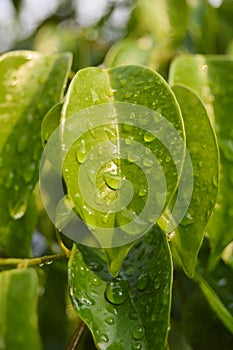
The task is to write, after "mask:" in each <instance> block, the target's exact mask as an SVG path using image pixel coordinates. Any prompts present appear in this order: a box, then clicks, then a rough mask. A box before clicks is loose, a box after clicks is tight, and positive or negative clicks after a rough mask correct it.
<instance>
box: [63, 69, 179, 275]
mask: <svg viewBox="0 0 233 350" xmlns="http://www.w3.org/2000/svg"><path fill="white" fill-rule="evenodd" d="M145 82H146V83H145ZM99 105H102V106H99ZM143 107H146V109H145V108H143ZM86 108H88V109H86ZM155 112H156V113H155ZM151 113H152V115H153V118H152V119H153V120H152V119H150V118H151ZM154 113H155V114H154ZM62 116H63V117H62V118H63V119H62V120H63V122H64V121H65V120H66V121H67V123H69V118H70V120H71V121H70V123H71V124H67V125H68V127H67V129H69V130H72V132H71V133H70V131H69V132H68V134H67V135H66V134H65V133H64V135H63V144H65V141H66V138H67V139H68V140H69V142H70V139H71V137H73V133H74V131H73V130H78V131H79V130H80V129H81V130H84V129H83V128H84V125H85V124H86V125H87V131H83V132H81V135H80V136H79V137H77V139H75V140H74V141H76V142H74V141H73V140H72V145H71V146H69V147H68V148H69V152H68V153H67V155H66V158H65V160H64V167H63V176H64V179H65V182H66V186H67V191H68V194H69V196H70V197H71V199H72V201H73V202H74V205H75V209H76V211H77V213H78V215H79V216H80V217H81V218H82V219H83V220H84V221H85V222H86V223H87V224H88V225H89V228H90V229H91V230H92V228H93V230H92V232H93V233H94V236H95V237H97V240H98V241H99V244H100V246H102V247H111V248H112V247H116V246H120V245H123V244H128V243H130V242H132V241H135V240H136V239H137V238H138V237H139V236H140V235H141V234H142V233H143V232H142V230H143V228H144V227H145V226H143V225H144V224H145V222H146V224H147V223H148V218H147V221H146V220H144V221H143V220H138V221H136V222H135V217H136V218H138V216H139V214H140V213H141V212H142V210H143V208H144V206H145V204H146V202H147V198H148V195H151V193H149V194H148V188H149V185H148V183H147V181H148V178H147V174H149V173H150V172H151V170H150V169H156V167H154V168H152V162H151V161H150V160H147V157H148V156H147V154H152V155H154V156H155V157H156V159H157V161H158V163H159V165H160V166H161V169H160V170H161V171H162V172H163V174H165V177H166V189H165V192H163V193H162V189H161V190H160V191H157V192H156V191H155V188H154V183H153V184H152V186H151V189H150V190H152V191H153V190H154V191H155V194H154V195H153V200H154V202H153V203H152V204H151V205H150V210H151V217H152V216H153V215H154V213H157V211H158V208H159V206H161V203H163V199H164V197H163V196H166V198H165V202H166V203H168V202H169V200H170V199H171V197H172V195H173V193H174V192H175V190H176V187H177V183H178V177H179V175H180V172H181V167H182V162H183V154H184V144H183V140H182V138H181V137H184V132H183V122H182V119H181V115H180V110H179V106H178V104H177V101H176V99H175V97H174V94H173V93H172V91H171V90H170V88H169V86H168V85H167V83H166V82H165V81H164V80H163V78H162V77H161V76H160V75H159V74H157V73H155V72H153V71H152V70H150V69H148V68H146V67H143V66H122V67H118V68H113V69H109V70H104V69H100V68H88V69H83V70H80V71H79V72H78V73H77V75H76V76H75V78H74V79H73V81H72V82H71V84H70V86H69V89H68V93H67V95H66V98H65V102H64V105H63V109H62ZM73 116H76V117H73ZM72 118H73V119H72ZM156 118H158V119H156ZM73 120H74V124H72V122H73ZM131 120H133V121H131ZM77 123H80V126H78V124H77ZM129 123H132V124H131V125H130V124H129ZM153 123H155V124H154V127H155V129H157V130H161V134H157V137H154V135H152V134H151V133H149V132H148V131H146V130H148V129H149V130H151V129H150V128H153ZM163 123H164V124H163ZM169 123H170V124H169ZM134 124H136V125H134ZM63 125H64V123H63ZM96 125H99V126H96ZM138 125H139V126H138ZM168 125H173V126H174V127H175V129H174V130H175V131H174V130H173V131H174V133H175V134H174V133H173V136H171V134H170V130H169V127H168ZM145 129H146V130H145ZM151 132H152V131H151ZM158 132H160V131H158ZM179 135H181V137H180V136H179ZM172 137H173V139H174V140H173V143H172V144H171V142H170V141H171V138H172ZM122 140H123V141H122ZM124 140H125V141H124ZM132 143H133V145H132ZM135 144H137V146H135V147H134V145H135ZM164 144H165V145H166V146H165V145H164ZM131 145H132V146H131ZM138 145H141V147H142V148H141V149H142V151H141V149H139V148H138V147H139V146H138ZM166 147H167V148H168V149H169V147H170V149H169V150H168V149H167V148H166ZM139 151H140V152H143V153H140V152H139ZM137 152H139V153H138V155H137ZM145 152H147V153H145ZM172 152H177V153H176V154H174V153H173V154H172ZM178 154H179V156H177V155H178ZM89 156H90V158H89ZM176 156H177V158H178V159H173V158H176ZM97 162H99V163H98V164H97ZM140 162H141V163H140ZM156 166H157V164H156ZM143 167H144V168H143ZM96 168H97V169H96ZM145 168H146V169H145ZM82 169H84V170H82ZM81 170H82V171H83V173H82V174H83V178H82V181H80V177H79V179H78V180H77V181H75V179H77V174H79V171H81ZM160 170H159V169H158V173H156V174H155V177H156V176H157V178H156V179H157V180H158V182H157V183H156V181H155V183H156V184H157V185H156V188H158V187H161V188H163V177H162V176H163V175H162V173H161V172H160ZM160 175H161V177H160V179H158V177H159V176H160ZM153 181H154V180H153ZM158 183H159V185H158ZM130 186H131V188H130ZM132 187H133V189H132ZM132 190H133V194H132V200H131V201H130V203H129V204H128V203H127V202H126V204H125V205H122V207H123V209H121V210H119V211H117V210H115V211H113V210H112V209H110V205H111V203H113V204H114V201H116V198H118V193H119V196H120V195H121V196H122V197H120V199H121V198H123V199H122V200H125V198H126V200H128V197H129V196H130V194H131V192H130V191H132ZM84 195H85V198H84ZM93 195H95V197H93ZM127 196H128V197H127ZM86 198H87V199H88V200H89V201H87V200H86ZM99 201H102V202H101V203H103V207H104V208H102V210H98V208H97V209H96V203H97V204H98V202H99ZM164 204H165V203H164ZM162 207H163V205H162ZM117 208H119V207H117ZM134 222H135V224H134ZM127 224H132V226H131V231H129V229H128V228H127V229H124V228H123V229H122V230H121V227H122V226H124V225H127ZM152 224H153V219H152ZM133 225H134V226H133ZM140 225H141V226H140ZM119 227H120V229H119ZM127 227H128V226H127ZM142 227H143V228H142ZM150 227H151V226H150ZM106 228H107V229H108V231H107V234H106V233H105V232H106V231H104V229H106ZM115 228H116V230H118V231H117V232H118V233H119V234H118V235H117V234H116V235H115V236H113V234H115V233H116V230H115ZM119 230H120V232H119ZM125 236H126V238H127V239H128V237H129V239H128V240H125V241H124V237H125ZM72 238H73V237H72ZM92 240H93V238H92ZM77 241H78V242H81V243H82V244H88V245H94V246H98V244H96V243H93V242H92V241H91V237H90V241H88V240H86V241H85V243H84V242H83V241H80V240H78V239H77ZM119 242H120V243H119ZM123 250H124V251H125V253H124V254H123V253H122V251H123ZM122 251H120V249H118V250H117V251H116V250H115V252H113V250H112V251H111V257H110V255H109V252H108V251H106V254H108V262H109V267H110V266H111V265H112V266H114V271H113V270H111V272H112V273H113V275H116V273H117V271H118V270H119V268H120V265H121V263H122V261H123V259H124V256H125V255H126V254H127V252H128V248H122ZM114 255H115V259H116V261H118V263H116V261H115V262H114V263H113V264H111V260H112V259H114V258H113V256H114ZM119 255H120V257H119Z"/></svg>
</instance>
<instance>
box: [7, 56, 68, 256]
mask: <svg viewBox="0 0 233 350" xmlns="http://www.w3.org/2000/svg"><path fill="white" fill-rule="evenodd" d="M70 64H71V57H70V55H69V54H66V53H65V54H61V55H48V56H45V55H42V54H39V53H36V52H30V51H15V52H10V53H7V54H4V55H2V56H1V58H0V120H1V125H3V126H4V127H2V128H1V130H0V135H1V137H0V191H1V197H0V216H1V223H0V241H1V247H2V249H3V250H4V251H5V252H6V253H7V254H9V255H15V256H28V255H29V254H30V245H29V246H27V247H24V245H22V249H20V248H21V246H20V245H19V244H15V240H14V235H15V234H17V232H19V231H20V227H25V229H24V232H23V233H22V236H21V239H22V240H24V239H25V236H27V235H28V236H31V232H32V231H31V228H30V229H29V230H28V229H27V227H28V225H27V223H26V222H25V212H26V210H27V206H28V201H29V199H30V196H31V193H32V190H33V188H34V186H35V184H36V182H37V181H38V166H39V162H40V158H41V154H42V145H41V136H40V131H41V130H40V129H41V121H42V119H43V117H44V116H45V114H46V113H47V111H48V110H49V109H50V108H51V107H52V106H53V105H54V104H55V103H57V102H58V101H59V100H60V99H61V97H62V94H63V90H64V84H65V82H66V80H67V75H68V71H69V68H70ZM28 210H29V209H28ZM19 235H20V234H19Z"/></svg>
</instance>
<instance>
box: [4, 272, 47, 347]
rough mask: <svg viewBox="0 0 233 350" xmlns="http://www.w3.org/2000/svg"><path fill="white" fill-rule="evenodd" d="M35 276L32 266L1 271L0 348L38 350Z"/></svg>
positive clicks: (39, 343) (36, 283) (39, 344)
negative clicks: (30, 267)
mask: <svg viewBox="0 0 233 350" xmlns="http://www.w3.org/2000/svg"><path fill="white" fill-rule="evenodd" d="M37 299H38V277H37V273H36V271H35V270H34V269H27V270H9V271H4V272H1V273H0V309H1V313H0V348H1V349H2V350H9V349H17V348H19V349H24V350H31V349H35V350H40V349H42V344H41V340H40V335H39V330H38V320H37Z"/></svg>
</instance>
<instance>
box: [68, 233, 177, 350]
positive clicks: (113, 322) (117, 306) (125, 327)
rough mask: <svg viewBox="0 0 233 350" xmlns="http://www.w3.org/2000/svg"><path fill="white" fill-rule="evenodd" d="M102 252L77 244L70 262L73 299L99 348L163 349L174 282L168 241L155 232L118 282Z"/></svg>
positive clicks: (131, 258)
mask: <svg viewBox="0 0 233 350" xmlns="http://www.w3.org/2000/svg"><path fill="white" fill-rule="evenodd" d="M98 252H99V251H98V249H93V248H87V247H85V248H84V247H81V246H80V247H79V249H78V247H77V246H74V248H73V251H72V255H71V258H70V261H69V284H70V295H71V300H72V302H73V305H74V308H75V309H76V311H77V312H78V314H79V316H80V317H81V318H82V319H83V320H84V321H85V323H86V324H87V325H88V327H89V328H90V330H91V332H92V334H93V337H94V340H95V343H96V346H97V348H98V349H102V350H104V349H108V350H111V349H119V350H120V349H121V350H124V349H141V350H146V349H148V350H153V349H154V350H163V349H164V348H165V344H166V339H167V332H168V326H169V313H170V291H171V280H172V264H171V257H170V251H169V246H168V244H167V241H166V237H165V236H164V234H162V233H161V231H160V230H159V229H158V228H154V229H153V230H152V231H151V232H150V233H148V234H147V235H146V236H145V238H143V239H141V240H140V241H138V242H137V244H136V245H135V246H134V247H133V248H132V249H131V251H130V252H129V254H128V256H127V258H126V259H125V261H124V262H123V265H122V268H121V271H120V274H119V276H118V277H117V278H113V277H112V276H110V275H109V273H108V271H107V268H106V264H105V261H104V260H103V259H102V258H101V257H100V255H99V253H98Z"/></svg>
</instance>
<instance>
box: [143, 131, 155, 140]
mask: <svg viewBox="0 0 233 350" xmlns="http://www.w3.org/2000/svg"><path fill="white" fill-rule="evenodd" d="M155 139H156V136H155V135H153V134H151V133H149V132H146V133H145V134H144V141H145V142H152V141H154V140H155Z"/></svg>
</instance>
